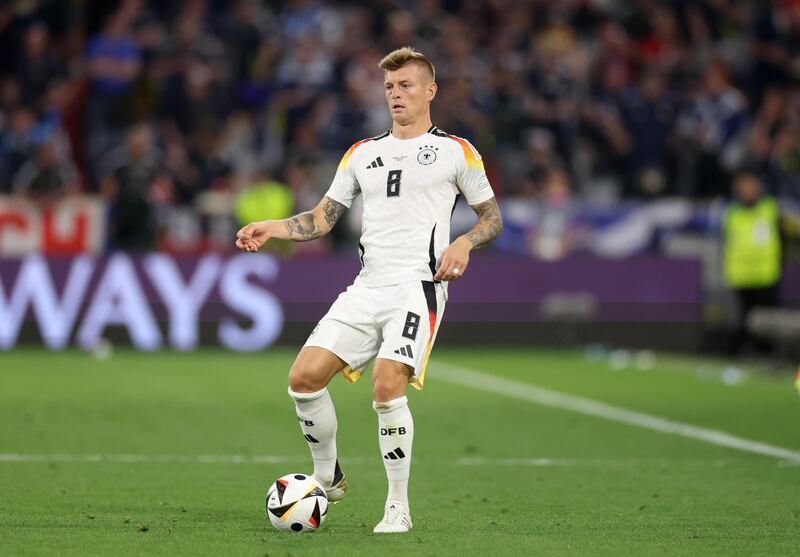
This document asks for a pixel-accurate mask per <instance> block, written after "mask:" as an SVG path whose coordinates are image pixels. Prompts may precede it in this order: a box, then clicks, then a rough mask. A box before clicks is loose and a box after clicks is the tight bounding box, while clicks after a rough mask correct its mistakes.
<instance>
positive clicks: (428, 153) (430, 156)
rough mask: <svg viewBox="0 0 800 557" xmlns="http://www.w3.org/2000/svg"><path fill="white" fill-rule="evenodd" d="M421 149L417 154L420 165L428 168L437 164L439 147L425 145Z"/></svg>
mask: <svg viewBox="0 0 800 557" xmlns="http://www.w3.org/2000/svg"><path fill="white" fill-rule="evenodd" d="M419 149H420V150H419V153H417V162H418V163H420V164H421V165H424V166H428V165H429V164H433V163H434V162H436V151H438V150H439V148H438V147H434V146H433V145H423V146H422V147H420V148H419Z"/></svg>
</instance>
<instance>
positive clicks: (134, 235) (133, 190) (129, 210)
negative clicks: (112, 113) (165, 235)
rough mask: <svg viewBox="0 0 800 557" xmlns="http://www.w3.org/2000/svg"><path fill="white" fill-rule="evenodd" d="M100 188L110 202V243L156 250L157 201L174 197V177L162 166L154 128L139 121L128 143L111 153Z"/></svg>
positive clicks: (105, 164)
mask: <svg viewBox="0 0 800 557" xmlns="http://www.w3.org/2000/svg"><path fill="white" fill-rule="evenodd" d="M103 168H104V172H103V178H102V181H101V188H102V191H103V193H104V195H105V196H106V197H107V198H108V199H109V201H110V202H111V210H110V216H109V242H110V244H111V247H113V248H115V249H121V250H132V251H144V250H150V249H154V248H155V247H156V244H157V238H158V228H159V226H158V225H159V219H158V216H159V215H158V204H160V203H164V202H166V201H168V200H169V199H170V197H171V185H172V183H171V180H170V179H169V177H168V174H167V171H166V170H165V169H164V168H163V167H162V166H161V163H160V159H159V154H158V151H157V150H156V146H155V138H154V136H153V130H152V128H151V126H150V125H148V124H139V125H137V126H135V127H133V128H132V129H131V130H130V131H129V132H128V134H127V137H126V140H125V146H124V147H122V148H120V149H117V150H116V151H112V152H111V153H109V154H108V155H107V156H106V158H105V160H104V164H103Z"/></svg>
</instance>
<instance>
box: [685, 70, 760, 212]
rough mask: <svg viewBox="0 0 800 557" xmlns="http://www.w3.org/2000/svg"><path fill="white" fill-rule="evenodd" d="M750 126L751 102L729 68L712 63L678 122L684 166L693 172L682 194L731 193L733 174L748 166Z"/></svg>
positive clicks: (698, 195)
mask: <svg viewBox="0 0 800 557" xmlns="http://www.w3.org/2000/svg"><path fill="white" fill-rule="evenodd" d="M747 125H748V114H747V100H746V99H745V97H744V95H743V94H742V92H741V91H739V90H738V89H737V88H736V87H734V86H733V84H732V83H731V80H730V75H729V71H728V66H727V64H726V63H725V62H724V61H723V60H721V59H716V60H714V61H712V62H711V63H710V64H708V66H707V67H706V69H705V74H704V76H703V85H702V89H701V91H700V92H699V94H698V95H697V96H696V98H695V99H694V100H693V102H691V103H690V104H689V106H688V108H687V109H686V110H685V111H684V113H683V114H681V116H680V120H679V122H678V133H679V135H680V136H681V139H682V140H683V141H684V142H685V148H686V149H685V150H684V153H683V154H684V163H685V164H687V165H690V166H691V168H692V172H691V173H690V175H688V176H686V178H687V179H686V180H685V184H682V185H681V187H682V188H685V189H683V191H681V192H680V193H683V194H686V195H689V196H695V197H709V196H715V195H723V194H724V193H725V192H726V191H727V188H728V184H729V183H730V173H731V171H732V170H733V169H735V168H736V167H737V166H739V165H741V164H742V163H743V162H744V158H745V155H746V144H747V143H746V139H747V134H746V132H747Z"/></svg>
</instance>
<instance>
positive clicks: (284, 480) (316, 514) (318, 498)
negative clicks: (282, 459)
mask: <svg viewBox="0 0 800 557" xmlns="http://www.w3.org/2000/svg"><path fill="white" fill-rule="evenodd" d="M326 514H328V497H327V496H326V495H325V490H324V489H323V488H322V486H321V485H320V484H319V482H317V480H316V479H315V478H314V476H309V475H307V474H287V475H285V476H282V477H280V478H278V479H277V480H275V483H274V484H272V485H271V486H270V488H269V490H268V491H267V516H268V517H269V521H270V522H272V525H273V526H274V527H275V528H277V529H278V530H281V531H284V532H298V533H299V532H314V531H316V530H317V529H318V528H319V527H320V526H322V523H323V522H325V515H326Z"/></svg>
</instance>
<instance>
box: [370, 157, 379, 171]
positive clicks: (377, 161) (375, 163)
mask: <svg viewBox="0 0 800 557" xmlns="http://www.w3.org/2000/svg"><path fill="white" fill-rule="evenodd" d="M379 166H383V161H382V160H381V158H380V157H378V158H377V159H375V160H374V161H372V164H368V165H367V170H369V169H370V168H378V167H379Z"/></svg>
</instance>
